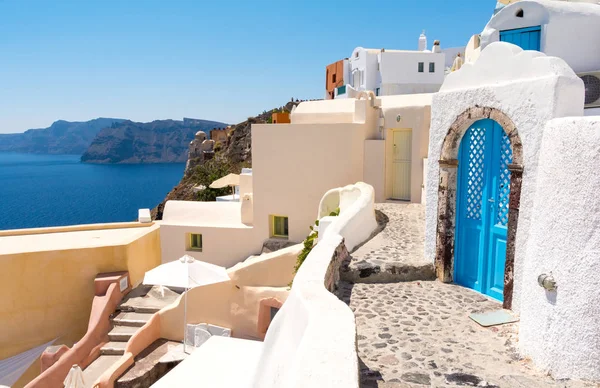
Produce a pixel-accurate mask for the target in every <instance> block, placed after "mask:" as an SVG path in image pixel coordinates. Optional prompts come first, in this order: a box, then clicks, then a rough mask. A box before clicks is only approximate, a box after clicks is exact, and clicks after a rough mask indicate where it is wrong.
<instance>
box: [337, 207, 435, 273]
mask: <svg viewBox="0 0 600 388" xmlns="http://www.w3.org/2000/svg"><path fill="white" fill-rule="evenodd" d="M375 209H376V210H377V221H378V224H379V228H378V233H377V234H376V235H375V236H374V237H373V238H371V239H370V240H369V241H367V242H366V243H365V244H364V245H363V246H361V247H359V248H358V249H356V250H355V251H354V252H352V254H351V261H350V262H349V263H345V265H344V266H343V267H342V269H341V277H342V279H343V280H346V281H349V282H356V283H359V282H360V283H380V282H394V281H409V280H432V279H434V278H435V273H434V270H433V264H432V263H431V261H429V260H425V258H424V257H423V250H424V242H425V206H423V205H421V204H416V203H403V202H396V203H378V204H375Z"/></svg>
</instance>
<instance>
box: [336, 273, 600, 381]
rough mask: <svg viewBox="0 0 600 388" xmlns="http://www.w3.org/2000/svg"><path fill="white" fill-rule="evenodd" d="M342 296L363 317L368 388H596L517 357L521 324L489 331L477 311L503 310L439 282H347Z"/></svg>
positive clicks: (360, 332)
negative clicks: (475, 314)
mask: <svg viewBox="0 0 600 388" xmlns="http://www.w3.org/2000/svg"><path fill="white" fill-rule="evenodd" d="M338 295H339V297H340V299H342V300H343V301H344V302H346V303H347V304H348V305H349V306H350V308H351V309H352V310H353V311H354V314H355V316H356V326H357V337H358V353H359V357H360V377H361V386H362V387H364V388H370V387H422V386H432V387H457V386H477V387H502V388H505V387H508V388H513V387H514V388H542V387H552V388H554V387H556V388H558V387H596V385H587V384H584V383H582V382H574V381H561V382H557V381H554V380H552V379H551V378H550V377H548V376H546V375H544V374H541V373H539V372H537V371H536V370H535V369H534V368H533V366H532V365H531V363H530V362H529V361H528V360H526V359H521V358H520V357H519V355H518V354H517V352H516V350H515V341H516V327H517V326H516V324H507V325H501V326H494V327H491V328H483V327H481V326H479V325H478V324H477V323H475V322H473V321H472V320H471V319H470V318H469V314H470V313H473V312H483V311H491V310H497V309H500V308H501V307H502V306H501V305H500V304H499V303H497V302H495V301H492V300H489V299H487V298H486V297H484V296H482V295H481V294H478V293H476V292H474V291H472V290H469V289H466V288H463V287H460V286H456V285H451V284H444V283H441V282H438V281H414V282H399V283H380V284H365V283H360V284H351V283H347V282H341V283H340V286H339V289H338Z"/></svg>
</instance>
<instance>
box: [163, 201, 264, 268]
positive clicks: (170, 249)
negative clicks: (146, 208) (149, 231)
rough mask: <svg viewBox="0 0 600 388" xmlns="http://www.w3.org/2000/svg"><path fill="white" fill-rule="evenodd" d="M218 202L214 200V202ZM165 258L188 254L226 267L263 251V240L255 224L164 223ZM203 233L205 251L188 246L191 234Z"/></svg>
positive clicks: (165, 261)
mask: <svg viewBox="0 0 600 388" xmlns="http://www.w3.org/2000/svg"><path fill="white" fill-rule="evenodd" d="M213 203H214V202H213ZM160 233H161V241H162V243H161V249H162V262H163V263H167V262H169V261H173V260H177V259H179V258H180V257H181V256H183V255H185V254H187V255H190V256H192V257H194V258H196V259H198V260H201V261H205V262H207V263H212V264H216V265H220V266H223V267H226V268H229V267H231V266H232V265H234V264H236V263H239V262H240V261H242V260H244V259H246V258H247V257H248V256H250V255H252V254H259V253H260V251H261V248H262V240H261V239H260V238H257V236H256V230H255V229H254V228H252V227H246V226H243V225H242V226H240V227H227V226H223V227H219V226H187V225H168V224H162V225H161V227H160ZM190 233H198V234H202V251H201V252H199V251H192V250H188V249H187V248H188V245H189V243H188V235H189V234H190Z"/></svg>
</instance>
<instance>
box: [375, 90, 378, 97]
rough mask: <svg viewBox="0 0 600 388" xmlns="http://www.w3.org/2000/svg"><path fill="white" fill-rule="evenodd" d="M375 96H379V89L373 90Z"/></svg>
mask: <svg viewBox="0 0 600 388" xmlns="http://www.w3.org/2000/svg"><path fill="white" fill-rule="evenodd" d="M375 95H376V96H379V88H377V89H375Z"/></svg>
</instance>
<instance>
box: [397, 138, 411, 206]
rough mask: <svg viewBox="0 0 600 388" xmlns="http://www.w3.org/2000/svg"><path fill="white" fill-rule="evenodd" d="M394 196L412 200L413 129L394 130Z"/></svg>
mask: <svg viewBox="0 0 600 388" xmlns="http://www.w3.org/2000/svg"><path fill="white" fill-rule="evenodd" d="M393 142H394V144H393V156H392V158H393V160H392V163H393V179H392V182H393V183H392V185H393V186H392V198H394V199H402V200H405V201H410V180H411V174H410V170H411V157H412V130H410V129H409V130H398V131H394V132H393Z"/></svg>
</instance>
